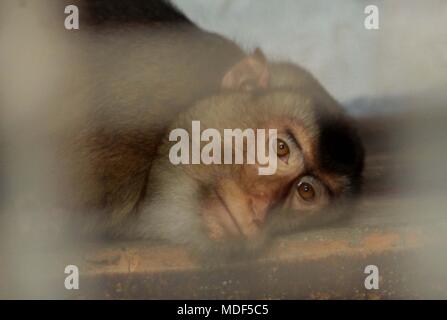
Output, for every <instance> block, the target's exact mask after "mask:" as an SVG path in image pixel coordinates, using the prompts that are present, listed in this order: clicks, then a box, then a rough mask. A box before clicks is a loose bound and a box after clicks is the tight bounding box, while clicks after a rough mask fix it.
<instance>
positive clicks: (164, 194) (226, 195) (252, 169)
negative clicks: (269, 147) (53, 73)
mask: <svg viewBox="0 0 447 320" xmlns="http://www.w3.org/2000/svg"><path fill="white" fill-rule="evenodd" d="M114 6H115V9H118V12H119V13H116V11H114V10H113V8H114ZM133 6H134V7H133ZM101 8H102V9H103V10H102V11H101ZM138 8H141V9H142V10H143V9H144V10H143V12H140V11H138ZM151 8H152V10H151ZM132 13H133V14H134V16H133V17H134V18H135V17H136V19H135V20H132V19H131V18H132ZM80 14H81V17H82V15H83V14H85V17H86V18H85V21H83V20H81V29H80V30H79V31H76V32H72V33H70V32H67V37H69V38H70V40H71V41H74V42H76V43H77V44H78V46H79V47H80V48H81V49H82V50H81V51H82V55H81V56H80V58H79V61H78V62H79V64H80V66H81V67H80V68H79V69H80V71H79V72H80V75H78V76H73V80H72V81H73V83H74V89H73V90H72V91H71V92H72V96H67V98H66V100H64V101H65V102H64V103H66V105H67V106H68V109H64V110H70V109H72V110H80V111H79V112H80V113H82V117H79V119H71V120H70V122H67V123H68V124H66V125H65V126H64V130H63V134H61V135H60V138H59V141H60V144H61V147H60V150H61V152H60V154H61V155H62V156H61V161H60V163H61V165H60V168H61V169H60V170H59V171H60V172H59V174H60V178H59V179H60V181H62V183H61V185H63V187H64V188H65V189H64V192H63V193H64V194H66V195H67V196H66V197H62V198H61V199H60V200H61V201H62V205H63V206H64V207H65V208H68V209H69V210H70V211H73V212H75V213H79V214H74V216H75V217H76V219H79V221H81V222H80V223H81V224H82V228H83V230H85V231H88V232H92V233H97V234H107V235H111V236H123V237H129V238H145V239H162V240H166V241H169V242H172V243H178V244H185V245H189V246H191V247H193V248H196V249H198V250H200V251H207V250H209V249H210V248H216V247H225V248H226V247H231V248H236V249H241V248H253V247H258V246H259V244H261V243H263V240H264V239H265V238H266V235H267V234H268V233H269V232H270V231H271V230H272V231H274V232H277V231H281V230H283V229H284V228H285V229H295V228H296V227H299V226H302V225H305V224H308V223H318V222H323V221H328V220H332V219H335V218H336V217H337V216H339V215H340V213H342V212H343V210H342V209H341V208H340V206H341V204H343V203H344V201H345V200H346V199H349V197H350V196H352V195H353V194H355V193H357V192H358V191H359V189H360V185H361V173H362V168H363V157H364V156H363V148H362V144H361V142H360V140H359V138H358V136H357V133H356V130H355V128H354V126H353V124H352V121H351V120H350V119H349V117H348V116H347V115H346V114H345V113H344V112H343V110H342V108H341V107H340V106H339V104H338V103H337V102H336V101H335V100H334V99H333V98H332V97H331V96H330V95H329V94H328V93H327V92H326V91H325V90H324V88H323V87H322V86H321V85H320V84H319V83H318V82H317V81H316V80H315V79H314V78H313V77H312V76H311V75H310V74H309V73H308V72H307V71H305V70H303V69H302V68H300V67H298V66H296V65H293V64H291V63H281V62H269V61H268V60H267V59H266V57H265V56H264V54H263V53H262V51H261V50H259V49H256V50H254V52H252V53H249V54H246V53H244V52H243V51H242V50H241V49H240V48H239V47H238V46H237V45H236V44H234V43H233V42H231V41H229V40H227V39H225V38H223V37H221V36H219V35H216V34H212V33H208V32H205V31H203V30H200V29H199V28H198V27H196V26H195V25H193V24H192V23H191V22H189V20H188V19H187V18H186V17H185V16H184V15H183V14H181V13H180V12H179V11H177V10H176V9H174V8H173V7H172V6H171V5H170V4H168V3H166V2H164V1H148V2H141V1H135V2H134V3H133V4H132V2H126V3H125V4H124V2H120V1H99V0H97V1H87V2H84V3H80ZM95 14H96V16H95ZM95 17H96V18H95ZM73 92H74V94H73ZM71 97H75V98H74V99H71ZM62 116H63V115H62ZM192 121H200V122H201V125H202V130H204V129H206V128H214V129H216V130H218V131H219V132H223V130H224V129H226V128H229V129H232V128H240V129H242V130H244V129H247V128H252V129H255V130H256V129H276V130H277V140H276V150H275V152H276V155H275V157H277V160H278V162H277V170H276V172H275V173H274V174H272V175H259V174H258V171H257V168H258V164H242V165H226V164H212V165H204V164H191V165H173V164H172V163H171V162H170V159H169V157H168V154H169V150H170V148H171V147H172V145H173V144H174V143H175V142H173V141H170V140H169V133H170V132H171V131H172V130H174V129H176V128H183V129H185V130H187V131H191V123H192ZM222 136H223V135H222Z"/></svg>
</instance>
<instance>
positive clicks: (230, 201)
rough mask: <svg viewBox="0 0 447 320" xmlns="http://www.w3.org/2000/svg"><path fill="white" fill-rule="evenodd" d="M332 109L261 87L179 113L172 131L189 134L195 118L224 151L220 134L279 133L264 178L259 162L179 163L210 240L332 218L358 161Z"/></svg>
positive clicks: (351, 135) (354, 141)
mask: <svg viewBox="0 0 447 320" xmlns="http://www.w3.org/2000/svg"><path fill="white" fill-rule="evenodd" d="M335 109H337V108H327V107H325V106H323V107H321V106H319V105H318V102H317V100H316V99H315V98H314V97H312V96H310V95H306V94H304V93H302V92H298V91H296V90H295V91H292V90H263V91H262V93H256V92H251V93H230V94H222V95H220V96H216V97H213V98H210V99H206V100H204V101H202V102H201V103H199V104H198V105H197V106H195V107H194V108H192V109H191V110H189V111H188V112H187V113H186V114H184V115H182V116H180V118H179V120H178V121H177V122H176V123H175V126H177V127H181V128H184V129H185V130H187V131H188V132H189V133H190V134H192V132H191V122H192V121H193V120H199V121H200V124H201V128H200V129H201V130H202V132H203V130H205V129H210V128H213V129H216V130H217V131H219V132H220V133H221V135H220V137H221V138H222V139H221V145H222V146H225V144H226V143H228V141H225V140H224V136H225V135H224V130H225V129H233V130H234V129H241V130H243V131H244V130H247V129H252V130H253V131H254V132H257V130H258V129H263V130H265V132H268V131H269V130H271V129H275V130H276V133H277V134H276V138H275V139H276V140H275V142H276V143H275V144H274V145H275V147H274V149H272V150H273V151H274V155H273V156H274V157H275V160H276V168H275V170H274V172H273V173H272V174H269V175H261V174H260V173H259V172H260V171H259V169H260V168H261V167H263V166H264V165H262V164H260V163H259V161H258V160H259V159H257V160H256V162H255V163H253V164H249V163H246V162H244V163H243V164H231V165H229V164H208V165H203V164H202V165H186V166H184V167H183V168H182V165H179V166H176V169H180V170H181V172H182V173H186V174H187V175H188V176H189V177H190V178H191V179H193V180H195V181H197V183H198V184H200V188H201V190H202V192H200V197H201V201H200V203H201V205H200V208H199V210H198V211H199V212H198V214H199V215H200V217H201V219H202V220H203V222H204V225H205V227H206V230H207V232H208V235H209V237H210V238H211V239H214V240H225V239H257V238H259V237H262V235H263V234H264V231H265V230H266V227H267V226H268V225H269V223H270V224H273V225H278V221H282V223H285V224H286V227H288V226H290V225H295V224H297V221H300V223H302V222H303V221H305V220H308V219H313V218H314V217H316V216H319V215H324V214H326V213H327V214H328V215H334V214H333V213H331V211H330V210H327V209H328V207H329V206H330V205H331V204H332V203H335V202H337V200H340V199H344V198H346V196H348V195H350V194H352V193H353V192H354V191H356V190H357V189H358V186H359V180H360V174H361V170H362V163H363V149H362V146H361V144H360V141H359V139H358V137H357V135H356V133H355V130H354V129H353V128H352V127H351V125H350V123H349V122H348V121H347V119H346V117H345V116H344V114H343V113H342V112H341V111H340V112H338V111H337V112H333V111H331V113H330V114H329V113H328V112H329V111H328V110H335ZM256 138H258V136H257V135H256ZM270 139H273V138H272V137H269V138H268V139H266V140H265V144H266V148H268V146H270V145H271V144H270V142H271V141H270ZM244 141H245V144H244V147H245V148H244V150H245V151H247V150H248V144H247V141H248V140H244ZM233 142H234V141H233ZM257 142H258V141H257ZM171 145H172V143H171ZM223 149H224V148H223ZM232 150H233V153H234V152H236V149H235V148H234V145H233V149H232ZM222 154H223V152H222ZM233 159H235V155H234V154H233ZM244 159H246V157H244ZM222 162H223V161H222ZM323 220H326V218H324V219H323ZM272 221H273V222H272Z"/></svg>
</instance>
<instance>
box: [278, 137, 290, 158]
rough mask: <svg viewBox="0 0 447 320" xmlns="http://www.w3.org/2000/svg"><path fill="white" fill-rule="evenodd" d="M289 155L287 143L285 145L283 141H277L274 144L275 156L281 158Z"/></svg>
mask: <svg viewBox="0 0 447 320" xmlns="http://www.w3.org/2000/svg"><path fill="white" fill-rule="evenodd" d="M289 153H290V149H289V146H288V145H287V143H285V142H284V140H281V139H278V140H277V143H276V154H277V155H278V157H280V158H282V157H285V156H288V155H289Z"/></svg>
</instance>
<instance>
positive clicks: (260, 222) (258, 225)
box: [253, 218, 262, 227]
mask: <svg viewBox="0 0 447 320" xmlns="http://www.w3.org/2000/svg"><path fill="white" fill-rule="evenodd" d="M253 223H254V224H255V225H256V226H257V227H260V226H262V220H261V219H259V218H254V219H253Z"/></svg>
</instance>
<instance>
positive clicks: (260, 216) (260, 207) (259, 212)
mask: <svg viewBox="0 0 447 320" xmlns="http://www.w3.org/2000/svg"><path fill="white" fill-rule="evenodd" d="M251 209H252V211H253V223H255V224H256V225H257V226H258V227H260V226H261V225H262V224H263V223H264V220H265V218H266V216H267V212H268V209H269V202H268V201H266V200H263V199H257V198H255V199H252V202H251Z"/></svg>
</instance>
